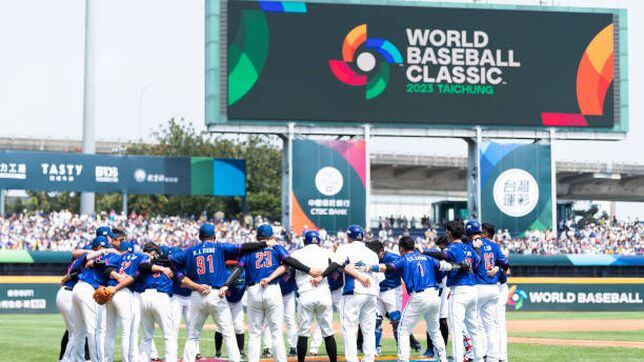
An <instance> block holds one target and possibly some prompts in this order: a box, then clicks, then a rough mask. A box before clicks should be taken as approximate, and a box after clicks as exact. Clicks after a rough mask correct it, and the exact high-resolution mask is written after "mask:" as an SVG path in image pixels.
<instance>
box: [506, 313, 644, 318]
mask: <svg viewBox="0 0 644 362" xmlns="http://www.w3.org/2000/svg"><path fill="white" fill-rule="evenodd" d="M506 318H507V319H514V320H529V319H644V312H507V313H506Z"/></svg>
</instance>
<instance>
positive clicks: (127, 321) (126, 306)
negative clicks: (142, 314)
mask: <svg viewBox="0 0 644 362" xmlns="http://www.w3.org/2000/svg"><path fill="white" fill-rule="evenodd" d="M133 305H134V302H133V293H132V291H131V290H130V289H128V288H123V289H121V290H119V291H118V292H116V293H114V295H113V296H112V299H111V300H110V301H109V302H107V303H106V304H105V321H106V331H105V359H106V360H107V361H113V360H114V344H115V342H116V328H117V325H120V327H121V352H122V354H123V362H130V361H136V358H137V357H136V356H135V355H133V354H132V348H131V346H133V345H134V344H135V343H136V342H135V341H134V339H133V336H132V329H133V328H134V326H133V323H134V312H133Z"/></svg>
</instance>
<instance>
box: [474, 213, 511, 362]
mask: <svg viewBox="0 0 644 362" xmlns="http://www.w3.org/2000/svg"><path fill="white" fill-rule="evenodd" d="M481 227H482V228H483V236H484V237H485V238H486V239H487V240H489V241H490V242H491V243H494V242H493V240H494V234H496V228H495V227H494V225H492V224H488V223H483V225H482V226H481ZM495 245H496V248H498V249H499V251H500V248H499V247H498V245H497V244H495ZM501 254H502V255H503V256H504V257H505V259H506V262H507V255H505V254H503V253H502V252H501ZM499 260H501V258H499ZM495 265H496V266H495V268H493V269H498V270H497V273H496V277H497V278H498V281H499V285H498V287H499V300H498V304H497V320H498V325H499V360H501V361H507V360H508V331H507V329H506V328H507V327H506V323H505V308H506V304H507V303H508V294H509V292H508V285H507V283H506V279H507V278H506V273H507V271H508V268H509V264H508V265H501V268H499V263H495ZM479 298H480V295H479Z"/></svg>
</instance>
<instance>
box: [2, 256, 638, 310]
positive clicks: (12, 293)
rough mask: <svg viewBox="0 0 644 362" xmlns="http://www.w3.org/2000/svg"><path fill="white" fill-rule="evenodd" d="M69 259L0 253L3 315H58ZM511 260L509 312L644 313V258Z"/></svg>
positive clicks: (590, 257) (513, 257) (526, 258)
mask: <svg viewBox="0 0 644 362" xmlns="http://www.w3.org/2000/svg"><path fill="white" fill-rule="evenodd" d="M70 259H71V253H70V252H51V251H48V252H35V251H26V250H0V314H2V313H56V312H57V310H56V293H57V292H58V289H59V284H58V283H59V282H60V280H61V278H62V276H63V275H64V274H65V271H66V267H67V263H68V262H69V260H70ZM510 261H511V263H512V273H513V274H512V276H510V277H509V278H508V288H509V293H508V307H507V308H508V310H509V311H644V273H642V271H644V256H622V255H554V256H544V255H511V256H510ZM565 273H569V274H571V275H573V276H572V277H569V276H568V277H567V276H563V275H566V274H565ZM584 274H591V275H592V276H591V277H582V275H584ZM616 275H621V276H616Z"/></svg>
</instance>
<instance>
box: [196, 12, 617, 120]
mask: <svg viewBox="0 0 644 362" xmlns="http://www.w3.org/2000/svg"><path fill="white" fill-rule="evenodd" d="M227 6H228V9H227V23H226V24H227V25H226V26H227V29H226V32H227V34H228V37H227V38H228V43H227V48H226V49H225V50H224V52H225V51H226V50H227V53H228V57H227V59H228V64H227V67H226V69H227V70H228V77H227V83H226V84H227V93H228V94H227V97H222V98H226V99H227V107H228V108H227V115H228V119H229V120H233V121H234V120H239V121H254V120H257V121H263V120H264V121H266V120H268V121H271V120H278V121H279V120H281V121H284V120H288V121H309V122H310V121H322V122H370V123H386V124H396V125H401V124H405V125H423V124H439V125H454V124H462V125H468V124H469V125H472V124H479V125H480V124H484V125H504V126H547V127H552V126H567V127H613V126H614V124H615V122H616V121H618V118H619V112H617V113H616V112H615V111H614V109H615V105H619V104H620V103H619V98H618V96H619V93H620V92H616V91H615V90H614V82H613V79H614V75H615V73H617V74H619V72H618V71H617V70H616V68H617V65H616V63H617V62H615V61H614V53H615V52H614V49H615V47H616V46H617V45H616V44H614V42H615V41H616V39H618V38H617V36H616V34H618V31H617V26H616V25H615V22H616V18H617V16H618V15H615V14H613V13H610V12H609V11H605V12H601V11H598V12H592V13H591V12H563V11H535V10H501V9H474V8H448V7H416V6H385V5H358V4H353V5H350V4H327V3H309V2H280V1H242V0H239V1H233V0H231V1H228V3H227ZM571 29H574V31H572V30H571ZM208 86H209V87H213V86H219V85H217V84H212V85H208Z"/></svg>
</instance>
